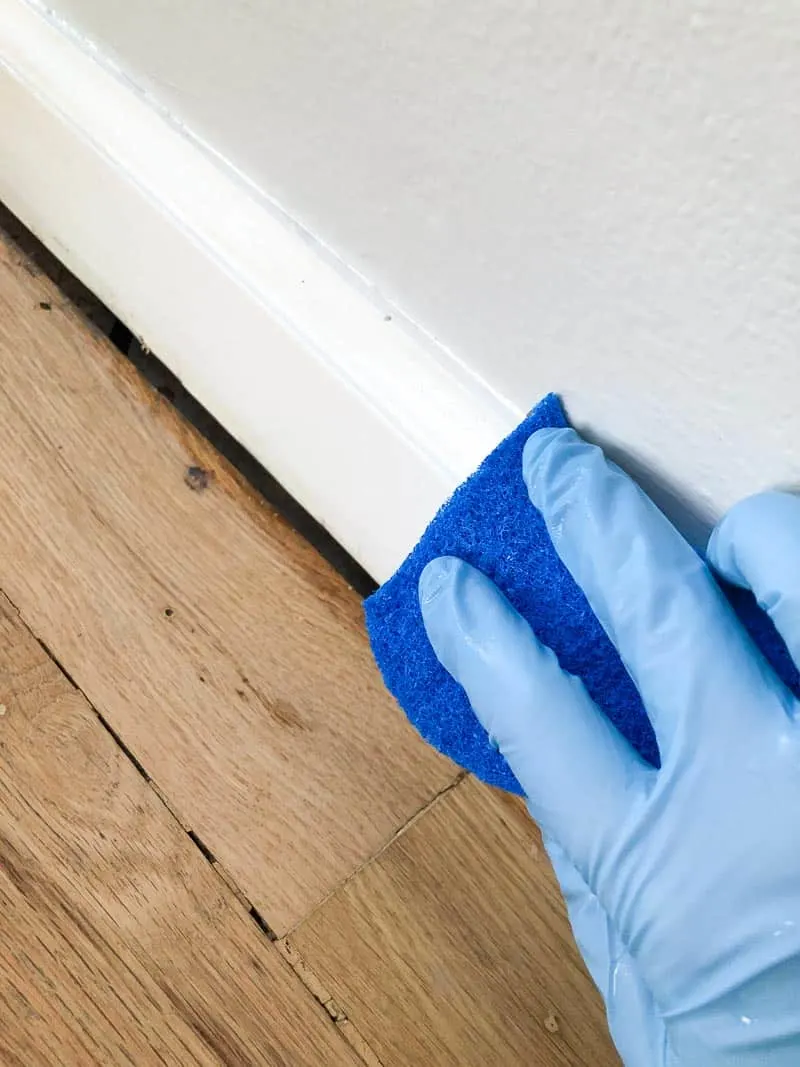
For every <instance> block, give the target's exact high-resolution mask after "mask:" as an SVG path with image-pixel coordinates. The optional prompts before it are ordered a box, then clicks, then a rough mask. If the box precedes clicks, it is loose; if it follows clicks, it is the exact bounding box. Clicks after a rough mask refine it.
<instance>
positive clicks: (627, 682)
mask: <svg viewBox="0 0 800 1067" xmlns="http://www.w3.org/2000/svg"><path fill="white" fill-rule="evenodd" d="M566 425H567V421H566V418H565V416H564V411H563V409H562V407H561V403H560V402H559V400H558V398H557V397H556V396H553V395H551V396H548V397H545V399H544V400H543V401H542V402H541V403H540V404H539V405H538V406H537V407H536V408H534V410H533V411H532V412H531V414H530V415H529V416H528V417H527V419H525V421H524V422H523V423H521V424H520V425H519V426H518V427H517V428H516V430H514V431H513V433H511V434H510V436H508V437H507V438H506V439H505V441H503V442H502V443H501V444H500V445H498V447H497V448H496V449H495V450H494V452H492V454H491V455H490V456H489V457H488V458H487V459H485V460H484V461H483V463H482V464H481V466H480V467H479V468H478V470H477V471H476V472H475V473H474V474H473V475H472V476H471V477H470V478H468V479H467V481H466V482H464V484H463V485H461V486H459V488H458V489H456V491H455V493H453V495H452V497H451V498H450V500H448V501H447V503H446V504H445V505H444V506H443V507H442V508H441V510H440V511H439V513H438V514H437V515H436V517H435V518H434V519H433V521H432V522H431V524H430V526H429V527H428V529H427V530H426V531H425V533H424V534H423V535H422V538H421V540H420V541H419V543H418V544H417V546H416V548H415V549H414V550H413V551H412V553H411V555H410V556H409V557H408V559H406V561H405V562H404V563H403V564H402V566H401V567H400V568H399V570H398V571H397V572H396V573H395V574H394V575H393V576H392V577H391V578H390V579H389V580H388V581H387V582H386V583H385V584H384V585H382V586H381V587H380V589H378V591H377V592H376V593H374V594H373V595H372V596H371V597H370V598H369V599H368V600H367V601H366V604H365V611H366V617H367V628H368V630H369V636H370V641H371V643H372V650H373V653H374V655H375V659H376V660H377V662H378V666H379V667H380V669H381V672H382V674H383V679H384V681H385V683H386V685H387V687H388V688H389V690H390V691H391V692H392V693H393V694H394V696H395V697H396V699H397V701H398V702H399V704H400V706H401V707H402V708H403V709H404V711H405V712H406V714H407V715H408V717H409V719H410V720H411V722H412V723H413V724H414V726H416V728H417V729H418V730H419V732H420V733H421V734H422V736H423V737H424V738H425V739H426V740H427V741H429V742H430V743H431V744H432V745H434V746H435V747H436V748H438V749H439V751H440V752H443V753H444V754H445V755H446V756H450V758H451V759H453V760H455V761H456V763H459V764H461V766H462V767H466V768H467V770H469V771H472V772H473V773H474V774H476V775H477V776H478V777H479V778H482V779H483V780H484V781H485V782H488V783H489V784H490V785H496V786H500V787H502V788H503V789H507V790H510V791H511V792H513V793H521V792H522V790H521V789H520V786H519V783H518V782H517V780H516V778H515V777H514V775H513V774H512V773H511V770H510V768H509V766H508V764H507V763H506V762H505V760H504V759H503V757H502V756H501V755H500V753H499V752H498V751H497V750H496V749H495V748H494V747H493V746H492V745H491V743H490V741H489V738H488V736H487V734H486V732H485V731H484V729H483V727H482V726H481V725H480V723H479V722H478V720H477V719H476V718H475V715H474V713H473V711H472V708H471V707H470V705H469V701H468V700H467V698H466V695H465V694H464V690H463V689H462V688H461V687H460V686H459V685H457V683H456V682H454V681H453V679H452V678H451V677H450V675H449V674H448V673H447V671H446V670H445V669H444V668H443V667H442V666H441V664H440V663H439V661H438V660H437V659H436V656H435V655H434V653H433V649H432V648H431V646H430V643H429V641H428V638H427V635H426V633H425V627H424V625H423V622H422V615H421V613H420V609H419V602H418V599H417V582H418V580H419V576H420V573H421V571H422V568H423V567H424V566H425V564H426V563H427V562H428V561H429V560H431V559H434V558H435V557H436V556H459V557H460V558H461V559H464V560H466V561H467V562H468V563H471V564H472V565H473V566H475V567H477V568H478V569H479V570H481V571H483V572H484V574H487V575H488V576H489V577H490V578H491V579H492V580H493V581H494V582H496V584H497V585H498V586H499V587H500V589H502V591H503V592H504V593H505V595H506V596H507V597H508V599H509V600H510V601H511V603H512V604H513V605H514V606H515V607H516V609H517V610H518V611H519V612H520V613H521V614H522V615H523V616H524V617H525V618H526V619H527V620H528V622H529V623H530V624H531V627H532V628H533V631H534V633H535V634H536V635H537V637H539V639H540V640H541V641H542V642H544V644H546V645H549V646H550V648H552V649H553V651H554V652H555V653H556V655H557V656H558V659H559V661H560V663H561V666H562V667H563V668H564V670H566V671H569V672H570V673H572V674H576V675H578V676H579V677H580V678H582V679H583V682H584V684H585V686H586V688H587V690H588V691H589V693H590V694H591V696H592V697H593V698H594V700H595V701H596V703H597V704H598V705H599V706H600V707H601V708H602V710H603V711H604V712H605V714H606V715H608V717H609V719H610V720H611V721H612V722H613V723H614V724H615V726H617V728H618V729H619V730H620V731H621V732H622V733H623V734H624V736H625V737H627V739H628V740H629V741H630V742H631V744H632V745H633V746H634V747H635V748H636V749H638V751H639V752H640V753H641V754H642V756H644V757H645V759H647V760H649V761H650V762H651V763H653V764H655V765H656V766H657V765H658V762H659V755H658V746H657V744H656V739H655V735H654V733H653V729H652V727H651V725H650V722H649V720H648V718H647V715H646V714H645V711H644V708H643V707H642V702H641V698H640V697H639V693H638V691H637V690H636V688H635V686H634V684H633V682H632V681H631V678H630V675H629V674H628V672H627V671H626V670H625V668H624V666H623V665H622V661H621V660H620V658H619V655H618V654H617V652H616V650H615V648H614V646H613V645H612V644H611V642H610V641H609V639H608V637H607V636H606V634H605V631H604V630H603V628H602V627H601V625H600V623H599V622H598V621H597V618H596V617H595V615H594V613H593V612H592V610H591V608H590V607H589V605H588V603H587V601H586V598H585V597H584V595H583V593H582V592H581V591H580V589H579V588H578V586H577V585H576V584H575V582H574V581H573V580H572V578H571V577H570V575H569V574H568V572H567V570H566V568H565V567H564V565H563V564H562V563H561V560H560V559H559V558H558V556H557V554H556V552H555V549H554V548H553V545H552V542H551V541H550V538H549V536H548V533H547V530H546V528H545V525H544V521H543V520H542V517H541V515H540V514H539V512H538V511H537V510H536V509H535V508H534V507H533V505H532V504H531V503H530V500H529V499H528V493H527V489H526V487H525V483H524V482H523V478H522V449H523V447H524V445H525V442H526V441H527V439H528V438H529V437H530V435H531V434H532V433H533V432H534V430H538V429H541V428H542V427H544V426H566ZM725 592H726V594H727V595H728V597H729V599H730V600H731V602H732V604H733V606H734V608H735V610H736V611H737V613H738V614H739V616H740V618H741V619H742V621H743V622H744V624H745V626H746V627H747V629H748V630H749V631H750V633H751V634H752V636H753V638H754V639H755V641H756V643H757V644H758V645H759V647H760V648H761V650H762V651H763V652H764V654H765V656H766V657H767V659H768V660H769V661H770V663H771V664H772V665H773V667H774V668H775V670H776V671H777V672H778V674H779V675H780V676H781V678H782V679H783V680H784V681H785V682H786V683H787V684H788V685H789V686H790V688H791V689H793V690H794V692H795V693H796V694H797V695H800V680H799V679H798V672H797V669H796V668H795V666H794V664H793V663H792V660H791V658H790V656H789V654H788V652H787V651H786V646H785V645H784V644H783V641H782V640H781V638H780V637H779V635H778V633H777V632H776V630H775V628H774V627H773V625H772V623H771V621H770V620H769V618H768V617H767V616H766V615H765V614H764V613H763V612H762V611H761V609H760V608H759V607H758V605H757V604H756V602H755V600H754V599H753V597H752V596H751V595H750V594H749V593H746V592H743V591H742V590H738V589H732V588H726V589H725Z"/></svg>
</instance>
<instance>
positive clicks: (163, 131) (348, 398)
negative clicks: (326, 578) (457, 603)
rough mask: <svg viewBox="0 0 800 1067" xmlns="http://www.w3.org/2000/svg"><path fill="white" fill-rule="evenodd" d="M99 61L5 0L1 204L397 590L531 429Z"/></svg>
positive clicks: (64, 31)
mask: <svg viewBox="0 0 800 1067" xmlns="http://www.w3.org/2000/svg"><path fill="white" fill-rule="evenodd" d="M101 58H102V57H100V56H99V55H98V54H97V52H96V50H94V49H92V47H91V46H90V45H89V43H88V42H86V41H83V40H81V39H80V38H78V37H77V36H76V35H74V34H72V33H70V32H68V28H66V27H64V26H63V25H60V24H58V22H57V21H56V20H55V19H54V17H52V16H51V14H50V13H49V12H48V11H47V10H46V9H44V8H39V7H34V6H32V5H29V4H27V3H25V2H24V0H0V130H2V137H0V199H2V200H3V201H5V203H6V204H7V205H8V206H9V207H10V208H11V210H12V211H14V212H16V213H17V214H18V215H19V216H20V217H21V218H22V219H23V221H24V222H26V224H27V225H28V226H30V227H31V228H32V229H33V230H34V231H35V232H36V234H37V235H38V236H39V238H40V239H41V240H42V241H43V242H44V243H45V244H47V245H48V246H49V247H50V248H51V249H53V251H54V252H55V253H56V254H57V255H58V256H59V258H61V259H62V260H63V261H64V262H65V264H66V265H67V266H68V267H69V268H70V269H71V270H73V271H74V272H75V273H76V274H77V275H78V276H79V277H80V278H81V279H82V280H83V281H84V282H85V283H86V284H87V285H89V286H90V288H92V289H93V290H94V291H95V292H96V293H97V294H98V296H99V297H100V298H101V299H102V300H103V301H104V302H105V303H107V304H108V305H109V307H111V308H112V310H114V312H115V313H116V314H117V315H119V317H120V318H122V319H123V321H125V322H126V323H127V324H128V325H129V326H130V327H131V329H133V330H134V332H136V333H137V335H138V336H140V337H141V338H142V340H143V342H144V343H145V344H146V345H147V346H148V347H149V348H151V349H152V350H153V351H154V352H156V353H157V354H158V356H159V357H160V358H161V359H162V360H163V361H164V362H165V363H166V364H167V365H168V366H169V367H170V368H171V370H173V372H174V373H175V374H176V375H177V376H178V377H179V378H180V379H181V380H182V381H183V382H184V384H185V385H186V387H187V388H188V389H189V390H190V392H192V393H193V394H194V395H195V396H196V397H197V398H198V399H199V400H200V401H201V403H203V404H204V405H205V406H206V407H207V408H208V409H209V410H210V411H211V412H212V413H213V414H214V415H215V416H216V418H218V419H219V421H220V422H222V423H223V425H224V426H225V427H226V428H227V429H228V430H229V431H230V432H231V433H232V434H234V436H235V437H237V439H238V440H239V441H241V443H242V444H243V445H244V446H245V447H246V448H248V449H249V450H250V452H252V453H253V455H255V456H256V457H257V458H258V459H259V460H260V461H261V462H262V463H263V464H264V466H266V467H267V468H268V469H269V470H270V471H271V473H272V474H273V475H274V476H275V477H276V478H277V479H278V480H279V481H280V482H281V483H282V484H283V485H285V486H286V488H287V489H288V490H289V491H290V492H291V493H292V494H293V495H294V496H295V497H296V498H297V499H298V500H299V501H300V503H301V504H303V506H304V507H306V508H307V509H308V510H309V511H310V512H311V514H312V515H314V517H315V518H317V519H318V520H319V521H320V522H322V523H323V525H325V526H326V527H327V528H328V529H329V530H330V532H331V533H332V534H333V536H334V537H336V538H337V539H338V540H339V541H340V542H341V543H342V544H343V545H344V546H345V547H346V548H347V549H348V550H349V551H350V552H351V553H352V554H353V556H354V557H355V558H356V559H357V560H359V562H361V563H362V564H363V566H365V567H366V569H367V570H368V571H369V572H370V573H371V574H372V575H373V576H374V577H375V578H377V579H378V580H382V579H383V578H385V577H387V576H388V575H389V574H390V573H391V572H392V570H393V569H394V568H395V567H396V566H397V564H398V563H399V562H400V560H401V559H402V558H403V556H404V555H405V554H406V552H407V551H408V550H409V548H410V547H411V546H412V544H413V543H414V542H415V541H416V539H417V537H418V536H419V534H420V532H421V530H422V529H423V527H424V525H425V523H426V522H427V521H428V519H429V518H430V517H431V515H432V514H433V513H434V511H435V510H436V508H437V507H438V506H439V504H441V502H442V501H443V500H444V498H445V497H446V496H447V495H448V494H449V493H450V492H451V491H452V489H453V488H454V487H455V486H456V485H457V484H458V482H459V481H461V480H462V479H463V478H464V477H465V475H466V474H468V473H469V472H470V471H471V470H472V469H473V468H474V467H475V466H476V464H477V463H478V462H479V460H480V459H481V458H482V457H483V456H484V455H485V454H486V453H487V452H488V451H490V450H491V448H492V447H493V446H494V445H495V444H496V443H497V441H498V440H500V438H501V437H502V436H504V434H505V433H506V432H507V431H508V430H509V429H510V428H511V427H512V426H513V425H514V423H515V422H517V421H518V419H519V417H520V415H521V414H522V412H521V411H520V410H519V409H518V408H516V407H514V406H513V405H512V404H510V403H508V402H506V401H504V400H503V399H502V398H500V397H499V396H498V395H497V394H496V393H494V392H493V391H492V390H491V389H490V388H489V387H488V385H486V383H484V382H483V381H481V380H480V379H479V378H477V377H476V376H475V375H474V374H472V373H471V372H470V371H469V370H468V369H467V368H465V367H464V366H463V365H461V364H460V363H459V362H458V361H457V360H456V359H454V358H453V357H452V354H450V353H448V352H446V351H445V350H444V349H443V348H441V346H437V345H436V344H435V342H434V341H433V340H432V339H431V338H429V337H426V336H425V335H424V334H423V333H422V331H421V330H419V329H415V328H413V327H412V325H411V324H410V323H409V322H408V321H407V320H406V319H405V318H404V316H402V315H401V314H400V313H398V312H397V311H396V309H394V310H392V311H391V314H390V313H389V311H388V310H387V308H386V306H383V307H382V306H381V304H380V300H379V298H378V297H377V295H376V294H375V293H373V292H370V291H369V290H368V288H367V287H366V285H365V284H364V282H363V279H361V280H359V279H357V278H356V277H355V276H354V275H353V274H351V273H349V272H348V271H347V269H346V268H344V267H343V265H342V264H340V263H337V262H336V261H335V259H334V257H333V256H332V254H331V252H330V250H326V249H324V248H323V247H322V246H321V245H320V244H319V243H318V242H316V241H314V239H313V238H310V237H309V235H307V234H305V233H304V232H302V231H301V230H300V228H299V227H297V226H296V225H294V224H292V223H291V221H290V220H288V219H287V218H286V216H285V215H283V214H282V213H281V212H280V210H279V209H278V208H277V206H276V205H275V204H273V203H271V202H269V201H268V200H267V199H266V198H265V197H263V196H262V195H260V194H259V193H258V192H257V191H256V190H255V189H254V188H253V187H252V186H250V185H248V183H247V182H246V181H245V180H244V179H243V178H242V176H241V175H240V174H237V172H236V171H235V170H234V169H233V168H231V167H228V166H226V165H224V161H221V160H219V159H218V158H214V157H213V154H212V153H211V152H210V150H209V149H208V146H204V145H202V144H200V143H199V142H198V141H197V140H195V139H193V138H192V137H191V136H190V135H189V134H188V132H187V131H186V130H185V129H183V128H181V127H180V126H179V125H177V124H176V123H174V122H172V121H171V120H170V118H169V116H166V115H165V114H163V113H162V112H160V111H159V110H158V109H157V108H156V107H155V106H154V105H153V103H152V101H150V100H148V99H147V98H146V97H145V96H143V95H142V94H141V93H140V92H138V91H137V90H136V89H135V87H134V86H133V85H132V84H130V83H129V82H127V81H126V80H125V79H124V78H123V77H122V76H121V75H120V74H119V72H118V71H115V70H114V69H113V68H112V67H111V66H109V65H108V64H106V63H105V62H101Z"/></svg>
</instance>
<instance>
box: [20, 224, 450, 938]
mask: <svg viewBox="0 0 800 1067" xmlns="http://www.w3.org/2000/svg"><path fill="white" fill-rule="evenodd" d="M121 254H124V252H121ZM18 260H19V254H18V252H17V251H16V250H13V251H12V249H11V248H10V246H8V245H6V244H3V243H2V242H1V241H0V549H1V551H0V587H2V588H3V589H5V591H6V592H7V593H8V595H9V596H10V597H11V599H12V600H13V602H14V603H15V604H16V605H17V606H18V608H19V609H20V611H21V613H22V616H23V618H24V619H25V621H26V622H27V623H28V624H29V625H30V626H31V628H32V629H33V631H34V632H35V633H36V634H37V636H39V637H41V638H42V640H44V641H45V642H46V644H47V646H48V647H49V648H50V649H51V650H52V651H53V653H54V655H55V656H56V657H57V659H58V660H59V662H60V663H61V664H63V665H64V667H65V669H66V670H67V671H68V672H69V674H70V675H71V676H72V677H73V678H74V679H75V680H76V682H77V684H78V685H79V686H80V688H81V689H82V690H83V692H85V693H86V694H87V696H88V697H89V699H90V700H91V701H92V703H93V704H94V705H95V706H96V707H97V708H98V709H99V710H100V711H101V712H102V714H103V716H104V717H105V718H106V719H107V721H108V722H109V723H110V724H111V726H112V727H113V729H114V730H115V731H116V732H117V733H118V734H119V736H120V737H121V738H122V740H123V741H124V743H125V744H126V745H127V746H128V747H129V748H130V750H131V751H132V752H133V753H134V754H135V756H136V758H137V759H138V760H139V761H140V762H141V763H142V764H143V765H144V766H145V767H146V769H147V771H148V773H149V774H150V775H152V777H153V779H154V781H155V782H156V783H157V785H158V787H159V789H160V790H161V791H162V793H163V794H164V795H165V796H166V797H167V798H168V799H169V803H170V806H171V807H172V808H173V810H175V811H176V812H177V813H178V814H179V816H180V818H181V820H182V821H183V822H184V824H185V825H186V826H187V827H191V828H192V829H193V830H194V831H195V832H196V833H197V834H198V835H199V837H200V838H202V840H203V841H204V842H205V843H206V845H207V846H208V847H209V848H210V849H211V850H212V851H213V852H214V854H215V855H216V856H217V858H218V859H219V860H220V862H221V863H222V864H223V865H224V866H225V868H226V869H227V870H228V872H229V873H230V875H231V877H232V878H233V879H234V881H235V882H236V883H237V884H238V885H239V886H240V888H241V889H242V891H243V892H244V893H245V894H246V896H247V898H248V899H249V900H250V901H251V902H253V903H254V904H255V905H257V907H258V908H259V910H260V911H261V912H262V913H263V914H264V916H265V917H266V919H267V920H268V922H269V923H270V925H271V926H272V927H273V928H274V929H275V930H276V931H277V932H279V933H280V932H283V931H285V930H287V929H289V928H290V927H291V926H292V925H294V924H295V923H296V922H298V921H299V920H300V919H301V918H302V917H303V915H305V914H306V913H307V912H308V911H309V909H310V908H311V907H312V906H314V904H315V903H316V902H318V901H320V900H321V899H323V898H324V897H325V896H326V895H327V894H328V893H330V892H331V890H332V889H333V888H334V887H335V886H336V885H337V884H338V883H339V882H340V881H341V880H342V879H343V878H344V877H345V876H347V875H348V874H349V873H350V872H351V871H352V870H353V869H355V868H356V867H357V866H358V865H359V864H361V863H363V862H364V861H365V860H367V859H368V857H369V856H370V855H372V854H374V852H375V851H376V850H377V849H378V848H379V847H380V846H381V845H382V844H383V843H384V842H385V841H386V840H388V839H389V838H390V837H391V836H392V834H393V833H394V832H395V831H396V830H397V828H398V827H399V826H401V825H402V824H403V823H405V822H406V821H407V820H408V818H409V817H411V816H412V815H413V814H414V813H415V812H416V811H417V810H419V809H420V808H421V807H422V806H424V805H425V804H426V803H427V802H428V800H429V799H430V798H431V797H432V796H434V795H435V794H436V793H437V792H438V791H439V790H441V789H442V788H443V787H444V786H445V785H446V784H447V783H448V782H449V781H451V780H452V777H453V775H454V769H453V767H452V765H451V764H450V763H448V762H447V761H446V760H444V759H443V758H441V757H439V756H437V755H436V754H435V753H433V752H432V751H431V750H430V749H429V748H428V747H427V746H425V745H424V744H423V743H422V742H421V741H420V740H419V738H418V737H417V735H416V734H415V733H414V731H413V730H412V729H411V727H409V726H408V724H407V723H406V721H405V719H404V717H403V716H402V715H401V713H400V712H399V711H398V709H397V708H396V707H395V706H394V703H393V702H392V700H391V699H390V697H389V696H388V695H387V694H386V693H385V691H384V689H383V687H382V685H381V682H380V678H379V676H378V672H377V670H376V668H375V667H374V665H373V663H372V659H371V656H370V653H369V649H368V646H367V641H366V639H365V635H364V631H363V625H362V615H361V605H360V602H359V599H358V598H357V597H356V595H355V594H354V593H353V592H352V591H351V590H350V589H349V588H348V587H347V586H346V585H345V583H344V582H343V581H342V580H341V579H340V578H339V577H338V575H336V574H335V573H334V572H333V571H332V570H331V568H330V567H329V566H328V565H327V564H325V563H324V561H323V560H321V559H320V557H319V556H318V555H317V554H316V553H315V552H314V551H313V550H311V549H310V548H309V547H308V546H307V545H306V544H305V543H304V542H303V540H302V539H301V538H300V537H299V536H298V535H297V534H296V533H295V532H294V531H293V530H292V529H290V528H289V527H288V526H287V525H286V523H285V522H283V521H282V520H281V518H280V517H279V516H277V515H276V514H275V513H273V512H272V511H271V510H270V508H269V507H268V506H266V505H265V504H264V503H263V501H262V500H261V499H260V498H257V497H256V496H255V494H254V493H253V492H252V491H250V490H249V489H248V487H247V486H246V485H245V484H243V482H242V481H241V479H240V478H239V477H238V476H237V475H236V473H235V472H234V471H233V470H232V469H231V468H230V467H229V466H228V465H227V463H225V462H224V461H222V460H221V458H220V457H219V456H218V455H217V454H216V453H215V452H214V451H213V449H211V448H210V446H208V444H207V443H206V442H205V441H204V440H203V439H202V438H200V437H199V435H198V434H197V433H195V432H194V431H193V430H192V428H191V427H189V426H188V425H187V424H185V423H184V422H183V421H182V420H181V419H180V418H179V417H178V416H177V415H176V414H175V413H174V411H173V410H172V409H171V408H170V406H169V405H168V404H166V403H165V402H164V401H163V400H162V399H161V398H160V397H159V396H158V394H156V393H154V392H153V391H152V390H150V389H149V388H148V387H146V386H145V385H143V383H142V382H141V381H140V380H139V378H138V376H137V375H136V374H135V372H134V371H133V370H132V369H131V368H130V366H129V365H128V364H127V363H126V361H125V360H124V359H123V358H122V357H120V356H119V354H118V353H116V352H115V351H114V350H113V349H112V348H111V347H110V345H108V344H107V343H106V342H105V341H104V340H103V339H102V338H98V337H94V336H91V335H90V334H89V332H88V331H87V330H86V328H85V326H84V324H83V323H82V322H81V321H80V320H79V318H78V317H77V316H76V314H75V313H74V312H72V311H71V310H70V309H69V308H65V307H61V306H59V303H58V300H57V293H56V291H55V290H54V288H53V286H52V285H51V284H50V283H49V282H48V281H47V280H46V279H44V278H41V277H32V276H31V274H30V273H28V271H26V270H24V269H22V268H21V267H20V266H19V263H18ZM40 302H45V303H49V304H50V305H51V310H49V311H43V310H40ZM230 326H231V334H230V343H231V345H235V344H236V323H235V322H232V323H231V324H230ZM252 402H253V403H254V404H256V405H257V404H258V397H253V398H252ZM318 447H325V448H327V447H335V443H330V442H309V448H310V449H313V448H318ZM190 471H191V473H187V472H190ZM198 471H199V472H201V473H198Z"/></svg>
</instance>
